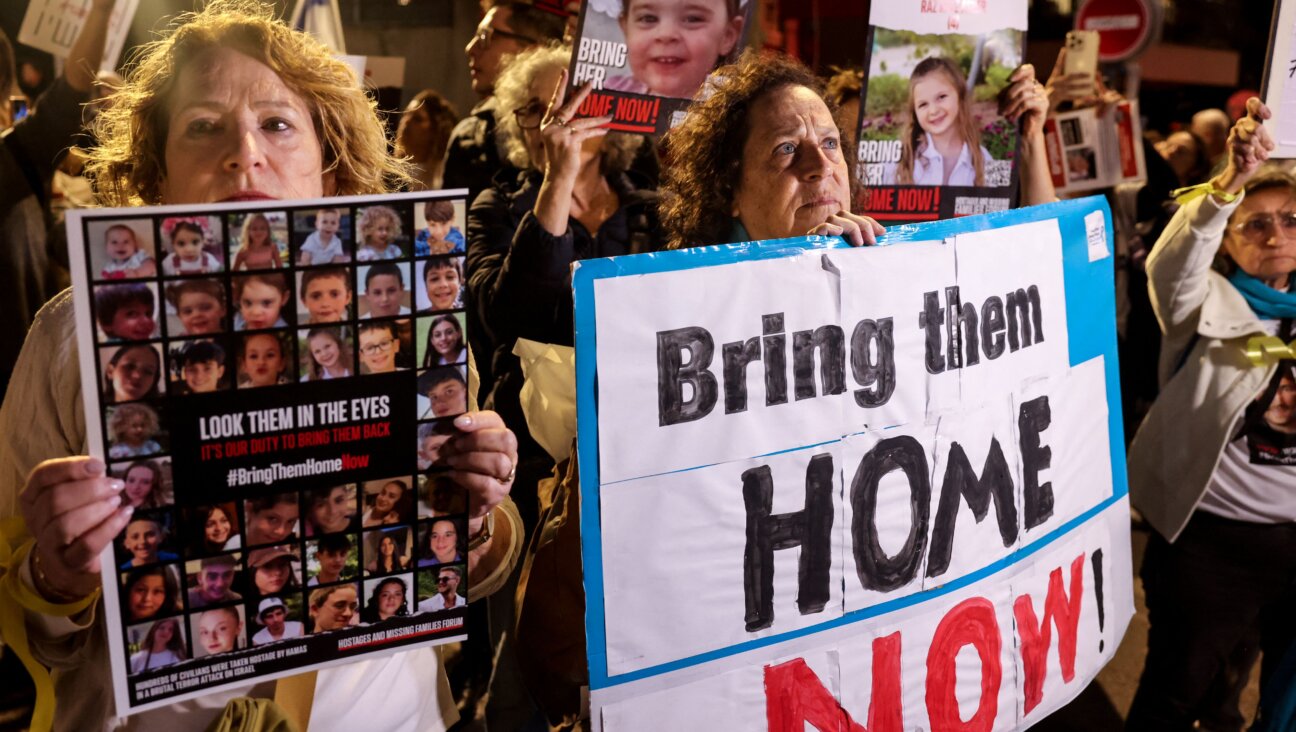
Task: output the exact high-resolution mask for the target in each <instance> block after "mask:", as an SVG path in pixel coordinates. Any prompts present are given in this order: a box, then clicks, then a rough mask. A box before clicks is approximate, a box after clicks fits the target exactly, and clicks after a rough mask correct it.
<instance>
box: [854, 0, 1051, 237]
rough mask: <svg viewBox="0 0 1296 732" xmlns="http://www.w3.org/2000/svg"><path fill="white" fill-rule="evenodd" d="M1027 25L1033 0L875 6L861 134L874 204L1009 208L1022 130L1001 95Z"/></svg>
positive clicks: (907, 210) (908, 210) (896, 213)
mask: <svg viewBox="0 0 1296 732" xmlns="http://www.w3.org/2000/svg"><path fill="white" fill-rule="evenodd" d="M1025 32H1026V3H1025V2H1024V0H990V2H982V3H960V2H922V3H874V4H873V5H872V7H871V10H870V12H869V41H868V44H867V48H868V53H867V59H866V62H865V67H866V69H867V80H866V84H865V88H864V93H863V98H864V102H863V108H862V110H861V114H860V120H859V136H858V140H859V150H858V156H859V163H860V165H859V177H860V179H861V181H863V182H864V184H865V185H866V186H867V187H868V191H869V193H868V200H867V202H866V211H865V212H864V213H867V214H868V215H870V216H872V217H874V218H876V219H878V220H880V221H900V222H905V221H929V220H935V219H937V218H950V217H952V216H966V215H969V214H980V213H986V212H989V211H1001V210H1004V209H1007V208H1008V207H1009V203H1010V202H1011V199H1012V195H1013V189H1014V187H1015V182H1016V178H1017V176H1016V158H1017V149H1018V144H1017V142H1018V139H1017V138H1018V134H1017V128H1016V126H1015V125H1014V124H1013V122H1012V121H1010V120H1009V119H1007V118H1005V117H1004V115H1003V110H1002V109H1001V102H1002V99H1001V97H1002V95H1003V94H1004V93H1005V92H1006V91H1007V90H1008V89H1009V87H1010V85H1011V79H1010V77H1011V75H1012V72H1013V70H1014V69H1015V68H1017V67H1018V66H1019V65H1020V64H1021V63H1022V58H1023V54H1024V45H1025Z"/></svg>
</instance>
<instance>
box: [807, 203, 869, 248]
mask: <svg viewBox="0 0 1296 732" xmlns="http://www.w3.org/2000/svg"><path fill="white" fill-rule="evenodd" d="M806 233H807V235H809V236H840V237H842V238H844V239H845V240H846V242H847V243H848V244H850V245H851V246H853V247H862V246H865V245H868V246H872V245H874V244H877V238H878V237H879V236H881V235H882V234H884V233H886V229H885V228H883V227H882V224H879V223H878V222H876V221H874V220H873V219H871V218H869V217H867V216H860V215H858V214H853V213H851V212H850V211H838V212H837V213H835V214H833V215H832V216H829V217H828V220H827V221H825V222H824V223H822V224H819V225H818V226H816V227H814V228H813V229H811V230H810V231H808V232H806Z"/></svg>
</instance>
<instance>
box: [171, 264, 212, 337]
mask: <svg viewBox="0 0 1296 732" xmlns="http://www.w3.org/2000/svg"><path fill="white" fill-rule="evenodd" d="M165 293H166V302H167V306H166V307H167V334H168V335H170V336H171V337H172V338H174V337H175V336H180V335H191V336H195V335H210V334H212V333H219V332H221V331H223V330H225V327H226V324H225V315H226V309H225V284H224V283H223V282H221V281H220V280H218V279H197V280H179V281H177V282H170V283H168V284H167V285H166V289H165Z"/></svg>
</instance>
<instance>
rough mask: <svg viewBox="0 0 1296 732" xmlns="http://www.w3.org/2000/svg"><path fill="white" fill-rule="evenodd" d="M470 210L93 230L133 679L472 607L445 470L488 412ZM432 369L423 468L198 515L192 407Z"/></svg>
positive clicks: (100, 360)
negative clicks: (179, 420)
mask: <svg viewBox="0 0 1296 732" xmlns="http://www.w3.org/2000/svg"><path fill="white" fill-rule="evenodd" d="M463 221H464V206H463V202H462V201H458V200H433V201H426V202H425V201H410V202H399V201H397V202H387V203H381V204H374V205H354V206H342V207H336V208H329V207H323V208H321V207H310V208H293V207H285V208H283V209H276V210H270V211H255V212H238V213H222V214H199V215H193V216H153V217H132V218H119V219H94V220H88V221H86V222H84V224H83V225H84V236H85V241H86V248H87V252H86V262H87V268H88V269H89V279H90V281H91V282H92V287H93V296H92V303H91V309H92V313H91V317H92V321H93V323H94V326H95V331H96V343H97V344H98V346H97V350H98V354H97V356H98V357H97V358H96V359H95V365H96V368H97V371H98V373H97V383H99V384H100V385H101V388H102V400H101V404H102V415H101V417H102V420H103V424H102V426H103V431H102V434H103V435H104V444H103V445H102V446H101V447H102V450H103V453H102V454H104V455H106V456H107V457H108V461H109V470H110V472H111V473H112V475H113V476H114V477H117V478H119V479H121V480H122V481H123V483H124V484H125V489H124V491H123V500H124V501H126V502H129V503H130V504H132V505H133V506H135V509H136V510H135V514H134V516H133V517H132V519H131V521H130V523H129V524H128V525H127V527H126V529H125V530H124V531H123V532H122V534H121V535H120V536H119V537H117V539H116V541H115V549H116V563H117V568H118V570H119V579H120V585H119V590H120V592H119V594H120V598H121V612H122V615H123V619H124V622H123V624H124V626H125V627H126V639H125V641H126V642H125V646H126V649H127V656H128V659H127V664H128V667H129V671H130V673H133V674H134V673H141V672H144V671H147V670H150V669H155V668H161V667H164V666H168V665H171V664H174V663H178V662H181V661H185V660H188V659H194V658H203V657H206V656H211V655H214V654H218V653H224V652H229V651H234V650H238V649H242V648H248V647H252V646H259V645H263V644H266V643H271V642H275V641H279V640H285V639H290V638H297V637H302V636H303V635H305V634H308V633H317V632H326V631H329V630H340V629H345V628H347V627H350V626H354V625H358V624H361V623H365V624H369V623H379V622H382V621H384V620H386V619H388V618H392V617H400V616H406V615H411V614H415V613H423V612H436V611H439V610H442V609H446V608H454V607H459V606H462V605H464V604H466V599H465V598H466V595H467V582H466V576H465V575H466V571H467V569H466V562H465V559H466V556H467V536H466V528H467V527H466V513H465V512H466V509H467V506H466V498H465V492H464V491H463V489H462V488H460V487H459V486H458V485H456V484H455V483H454V482H453V481H451V480H450V479H449V478H448V477H446V476H445V475H444V468H443V467H441V466H440V465H439V464H438V461H437V457H438V451H439V449H440V446H441V445H442V444H443V443H444V442H445V441H446V440H448V439H449V438H450V437H451V435H452V434H453V432H454V430H453V426H452V424H451V423H452V421H453V418H454V417H455V416H456V415H458V414H461V413H463V412H465V411H467V407H468V405H467V360H468V346H467V338H466V318H465V312H464V303H463V298H464V274H463V272H464V259H463V252H464V239H463V234H462V232H463ZM398 370H413V371H415V373H416V375H417V378H416V383H417V385H418V387H417V394H411V395H410V398H412V399H415V400H416V401H417V414H418V418H419V426H418V444H417V445H416V446H411V447H415V450H414V451H413V452H414V453H415V455H413V456H411V460H410V468H411V469H410V472H409V474H403V475H396V476H392V477H389V478H382V479H376V480H367V481H364V482H362V483H348V484H342V485H333V486H326V487H322V488H316V489H311V490H302V491H293V492H288V493H281V494H275V495H257V496H254V497H246V498H235V497H231V499H230V500H226V501H221V502H218V503H211V504H204V505H193V501H192V500H188V501H187V500H186V499H185V496H184V495H183V490H182V489H181V490H180V491H179V493H180V494H181V495H179V496H177V490H176V487H175V485H176V484H177V483H179V482H181V481H182V478H180V477H177V476H173V475H172V474H171V461H170V457H169V453H170V445H169V439H168V431H167V429H166V424H167V420H166V416H167V413H168V410H169V409H183V407H182V406H181V405H182V404H183V400H184V399H185V398H187V397H189V396H190V395H194V394H202V393H207V392H219V391H225V390H243V389H257V388H267V387H275V386H280V385H285V384H292V383H299V382H312V381H322V380H329V379H364V378H365V377H366V376H368V375H370V374H380V373H388V372H392V371H398Z"/></svg>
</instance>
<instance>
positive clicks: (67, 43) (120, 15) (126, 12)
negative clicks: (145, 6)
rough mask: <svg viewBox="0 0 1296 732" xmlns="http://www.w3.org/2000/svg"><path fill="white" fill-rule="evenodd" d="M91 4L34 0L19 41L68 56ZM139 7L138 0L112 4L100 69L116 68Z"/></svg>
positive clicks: (78, 0) (81, 0)
mask: <svg viewBox="0 0 1296 732" xmlns="http://www.w3.org/2000/svg"><path fill="white" fill-rule="evenodd" d="M91 5H93V2H92V0H31V3H30V4H29V5H28V6H27V14H26V15H25V16H23V23H22V27H21V28H20V29H19V30H18V42H19V43H22V44H24V45H27V46H31V47H32V48H38V49H40V50H42V51H45V52H47V53H52V54H54V55H55V56H58V57H59V58H67V57H68V54H69V53H71V51H72V46H73V45H74V44H76V40H77V36H79V35H81V29H82V28H83V27H85V20H86V16H88V15H89V14H90V7H91ZM138 6H139V0H117V4H116V5H115V6H113V11H112V15H111V16H109V20H108V37H107V40H106V42H105V44H104V57H103V62H102V63H101V64H100V65H99V69H100V70H102V71H111V70H113V69H115V68H116V67H117V60H118V59H119V58H120V57H121V52H122V45H123V44H124V43H125V42H126V33H127V32H128V31H129V30H130V24H131V19H132V18H134V17H135V9H136V8H137V7H138Z"/></svg>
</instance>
